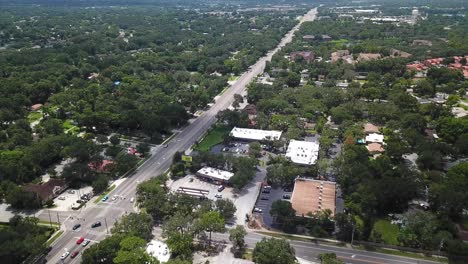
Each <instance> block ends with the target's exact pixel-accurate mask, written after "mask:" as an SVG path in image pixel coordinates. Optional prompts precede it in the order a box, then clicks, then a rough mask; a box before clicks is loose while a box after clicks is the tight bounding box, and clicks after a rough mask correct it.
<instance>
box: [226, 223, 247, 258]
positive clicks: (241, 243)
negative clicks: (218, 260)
mask: <svg viewBox="0 0 468 264" xmlns="http://www.w3.org/2000/svg"><path fill="white" fill-rule="evenodd" d="M246 235H247V232H246V231H245V228H244V227H243V226H241V225H238V226H236V227H235V228H233V229H231V230H229V241H231V242H232V245H233V249H234V252H235V253H234V254H235V255H242V254H239V253H242V252H243V250H244V247H245V240H244V237H245V236H246Z"/></svg>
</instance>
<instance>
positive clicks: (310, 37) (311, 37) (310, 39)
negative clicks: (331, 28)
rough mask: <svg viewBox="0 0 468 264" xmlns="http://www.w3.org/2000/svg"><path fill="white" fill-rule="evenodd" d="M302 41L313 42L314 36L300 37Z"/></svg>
mask: <svg viewBox="0 0 468 264" xmlns="http://www.w3.org/2000/svg"><path fill="white" fill-rule="evenodd" d="M302 39H303V40H305V41H309V42H310V41H314V40H315V36H314V35H304V36H303V37H302Z"/></svg>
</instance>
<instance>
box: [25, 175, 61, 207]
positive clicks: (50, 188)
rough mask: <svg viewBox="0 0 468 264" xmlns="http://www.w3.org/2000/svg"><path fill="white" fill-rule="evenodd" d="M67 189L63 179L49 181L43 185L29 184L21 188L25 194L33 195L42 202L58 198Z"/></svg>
mask: <svg viewBox="0 0 468 264" xmlns="http://www.w3.org/2000/svg"><path fill="white" fill-rule="evenodd" d="M67 188H68V183H67V182H66V181H65V180H64V179H50V180H49V181H48V182H46V183H43V184H29V185H26V186H24V187H23V190H24V191H26V192H32V193H35V194H36V195H37V196H39V198H40V199H41V201H42V202H44V203H45V202H47V201H49V200H52V199H54V198H55V197H57V196H59V195H60V194H61V193H62V192H63V191H65V190H66V189H67Z"/></svg>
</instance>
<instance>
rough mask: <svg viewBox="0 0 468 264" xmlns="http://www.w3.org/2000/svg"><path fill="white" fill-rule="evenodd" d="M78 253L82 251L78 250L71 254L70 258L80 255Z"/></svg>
mask: <svg viewBox="0 0 468 264" xmlns="http://www.w3.org/2000/svg"><path fill="white" fill-rule="evenodd" d="M78 253H80V252H78V251H75V252H73V253H72V254H71V256H70V258H75V257H76V256H78Z"/></svg>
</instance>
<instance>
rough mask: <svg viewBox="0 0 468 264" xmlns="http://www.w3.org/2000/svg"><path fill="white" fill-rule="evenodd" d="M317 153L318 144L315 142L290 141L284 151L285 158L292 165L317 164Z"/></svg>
mask: <svg viewBox="0 0 468 264" xmlns="http://www.w3.org/2000/svg"><path fill="white" fill-rule="evenodd" d="M318 153H319V143H317V142H308V141H299V140H291V141H290V142H289V146H288V150H286V157H288V158H290V159H291V161H292V162H294V163H298V164H304V165H312V164H315V163H316V162H317V158H318Z"/></svg>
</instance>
